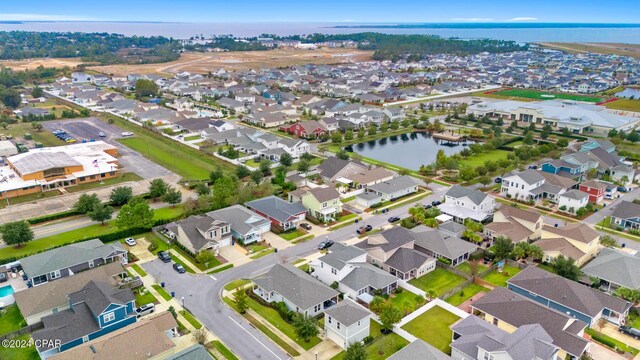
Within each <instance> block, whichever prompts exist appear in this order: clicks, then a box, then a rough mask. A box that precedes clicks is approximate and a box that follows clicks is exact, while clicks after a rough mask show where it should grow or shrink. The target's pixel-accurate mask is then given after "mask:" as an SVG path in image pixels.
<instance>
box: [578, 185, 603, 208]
mask: <svg viewBox="0 0 640 360" xmlns="http://www.w3.org/2000/svg"><path fill="white" fill-rule="evenodd" d="M609 185H610V184H609V183H605V182H603V181H597V180H588V181H585V182H582V183H580V191H582V192H585V193H587V194H589V202H590V203H592V204H598V205H599V204H602V202H603V201H604V197H605V195H606V192H607V187H608V186H609Z"/></svg>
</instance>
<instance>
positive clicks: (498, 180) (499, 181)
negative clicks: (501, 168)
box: [493, 177, 502, 184]
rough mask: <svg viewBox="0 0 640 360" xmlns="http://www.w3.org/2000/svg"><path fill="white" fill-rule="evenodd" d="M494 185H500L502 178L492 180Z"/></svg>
mask: <svg viewBox="0 0 640 360" xmlns="http://www.w3.org/2000/svg"><path fill="white" fill-rule="evenodd" d="M493 182H494V183H496V184H500V183H501V182H502V178H501V177H497V178H496V179H495V180H493Z"/></svg>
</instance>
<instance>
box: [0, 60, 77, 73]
mask: <svg viewBox="0 0 640 360" xmlns="http://www.w3.org/2000/svg"><path fill="white" fill-rule="evenodd" d="M81 63H82V61H81V60H80V58H65V59H57V58H49V59H26V60H0V67H2V66H6V67H8V68H12V69H14V70H32V69H35V68H37V67H38V66H40V65H42V66H44V67H54V68H63V67H65V66H68V67H70V68H72V69H73V68H75V67H76V66H78V65H79V64H81Z"/></svg>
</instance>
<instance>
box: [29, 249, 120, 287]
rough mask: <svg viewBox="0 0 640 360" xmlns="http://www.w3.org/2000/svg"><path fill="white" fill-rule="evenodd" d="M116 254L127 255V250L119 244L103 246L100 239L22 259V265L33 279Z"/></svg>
mask: <svg viewBox="0 0 640 360" xmlns="http://www.w3.org/2000/svg"><path fill="white" fill-rule="evenodd" d="M116 253H120V254H122V253H126V250H124V249H123V248H122V247H121V246H120V244H119V243H111V244H103V243H102V241H100V240H99V239H93V240H87V241H83V242H79V243H75V244H70V245H66V246H62V247H59V248H56V249H52V250H49V251H45V252H42V253H40V254H36V255H31V256H28V257H26V258H23V259H20V264H21V265H22V269H23V270H24V272H25V273H26V274H27V275H28V276H29V277H30V278H33V277H35V276H40V275H43V274H47V273H50V272H52V271H56V270H60V269H65V268H68V267H70V266H73V265H78V264H81V263H84V262H88V261H89V260H95V259H106V258H108V257H111V256H113V255H114V254H116Z"/></svg>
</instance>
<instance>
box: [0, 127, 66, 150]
mask: <svg viewBox="0 0 640 360" xmlns="http://www.w3.org/2000/svg"><path fill="white" fill-rule="evenodd" d="M24 133H29V134H31V136H32V137H33V141H35V142H39V143H42V145H44V146H62V145H66V143H65V142H64V141H62V140H60V139H58V138H57V137H56V136H55V135H53V134H52V133H51V132H50V131H46V130H42V131H40V132H37V131H35V129H34V128H32V127H31V123H17V124H10V125H9V127H7V128H6V129H2V128H0V134H5V135H11V136H13V139H14V140H15V141H16V142H23V141H24Z"/></svg>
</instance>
